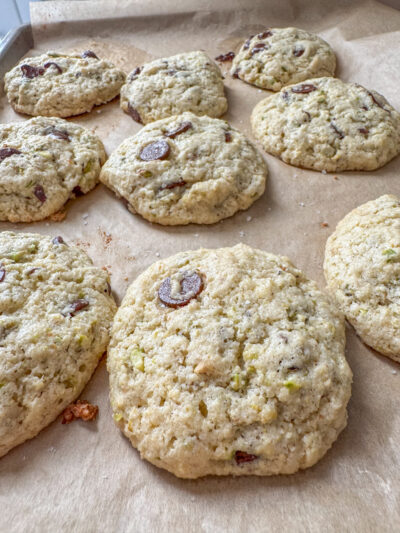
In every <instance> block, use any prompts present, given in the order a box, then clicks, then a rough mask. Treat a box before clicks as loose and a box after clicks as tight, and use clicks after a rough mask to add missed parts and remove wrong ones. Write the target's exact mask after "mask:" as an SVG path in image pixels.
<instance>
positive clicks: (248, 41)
mask: <svg viewBox="0 0 400 533" xmlns="http://www.w3.org/2000/svg"><path fill="white" fill-rule="evenodd" d="M253 37H254V35H250V37H249V38H248V39H247V41H246V42H245V43H244V45H243V50H247V49H248V47H249V46H250V43H251V40H252V38H253Z"/></svg>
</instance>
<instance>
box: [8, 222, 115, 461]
mask: <svg viewBox="0 0 400 533" xmlns="http://www.w3.org/2000/svg"><path fill="white" fill-rule="evenodd" d="M0 263H1V265H0V331H1V340H0V457H1V456H2V455H4V454H6V453H7V452H8V451H9V450H10V449H11V448H13V447H14V446H17V445H18V444H21V443H22V442H24V441H25V440H27V439H30V438H32V437H34V436H35V435H36V434H37V433H39V431H41V430H42V429H43V428H44V427H46V426H47V425H48V424H50V422H52V421H53V420H54V419H55V418H56V417H57V416H58V415H59V414H60V413H61V412H62V411H63V410H64V408H65V407H66V406H67V405H68V404H69V403H71V402H72V401H73V400H75V399H76V398H77V397H78V396H79V394H80V393H81V391H82V389H83V388H84V386H85V385H86V383H87V382H88V381H89V379H90V377H91V375H92V373H93V371H94V369H95V368H96V366H97V364H98V362H99V359H100V357H101V355H102V353H103V352H104V350H105V349H106V348H107V344H108V340H109V333H110V331H109V330H110V326H111V322H112V319H113V315H114V313H115V310H116V306H115V303H114V300H113V298H112V296H111V295H110V286H109V283H108V282H109V277H108V274H107V273H106V272H104V270H102V269H100V268H97V267H94V266H93V263H92V261H91V260H90V259H89V257H88V256H87V255H86V253H85V252H83V251H82V250H80V249H79V248H76V247H74V246H69V245H67V244H66V243H65V242H64V241H63V239H62V238H61V237H55V238H53V237H49V236H43V235H37V234H32V233H18V234H17V233H12V232H2V233H0Z"/></svg>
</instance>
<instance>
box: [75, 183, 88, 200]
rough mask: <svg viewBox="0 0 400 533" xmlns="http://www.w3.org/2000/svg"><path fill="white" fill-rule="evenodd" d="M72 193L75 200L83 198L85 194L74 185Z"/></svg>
mask: <svg viewBox="0 0 400 533" xmlns="http://www.w3.org/2000/svg"><path fill="white" fill-rule="evenodd" d="M72 192H73V194H75V196H76V197H77V198H79V197H80V196H83V195H84V194H85V193H84V192H82V189H81V188H80V187H79V185H76V186H75V187H74V188H73V189H72Z"/></svg>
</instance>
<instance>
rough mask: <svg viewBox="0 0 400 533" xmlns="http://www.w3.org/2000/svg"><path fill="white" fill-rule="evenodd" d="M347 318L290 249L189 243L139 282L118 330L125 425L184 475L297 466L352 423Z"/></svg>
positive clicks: (115, 382)
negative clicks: (288, 254) (283, 252)
mask: <svg viewBox="0 0 400 533" xmlns="http://www.w3.org/2000/svg"><path fill="white" fill-rule="evenodd" d="M344 343H345V332H344V320H343V316H342V314H341V313H340V312H339V311H338V310H337V309H336V307H335V306H334V305H333V304H332V303H331V301H330V300H329V298H328V296H326V295H325V294H324V293H323V292H321V291H320V290H319V289H318V287H317V285H316V284H315V283H314V282H313V281H310V280H308V279H307V278H306V277H305V276H304V274H303V273H302V272H301V271H300V270H298V269H297V268H296V267H294V266H293V264H292V263H291V262H290V261H289V260H288V259H287V258H285V257H279V256H276V255H273V254H269V253H266V252H263V251H260V250H254V249H252V248H250V247H248V246H245V245H243V244H239V245H237V246H235V247H233V248H220V249H216V250H204V249H201V250H196V251H191V252H183V253H179V254H177V255H174V256H172V257H169V258H167V259H164V260H162V261H159V262H157V263H155V264H153V265H152V266H151V267H150V268H148V269H147V270H146V271H145V272H144V273H143V274H141V275H140V276H139V277H138V278H137V279H136V280H135V281H134V282H133V283H132V285H131V286H130V287H129V289H128V291H127V294H126V296H125V298H124V300H123V302H122V305H121V307H120V308H119V310H118V312H117V314H116V317H115V320H114V325H113V329H112V334H111V342H110V348H109V354H108V360H107V361H108V362H107V364H108V370H109V373H110V391H111V392H110V395H111V404H112V408H113V412H114V419H115V421H116V422H117V425H118V426H119V427H120V429H121V430H122V431H123V432H124V433H125V435H126V436H127V437H128V438H129V439H130V441H131V443H132V444H133V446H134V447H135V448H137V449H138V450H139V452H140V454H141V457H142V458H143V459H146V460H148V461H150V462H151V463H153V464H155V465H156V466H158V467H161V468H165V469H166V470H169V471H170V472H172V473H174V474H175V475H176V476H178V477H183V478H197V477H200V476H205V475H209V474H214V475H227V474H233V475H250V474H252V475H271V474H290V473H293V472H296V471H297V470H298V469H303V468H308V467H310V466H312V465H313V464H314V463H316V462H317V461H318V460H319V459H320V458H321V457H322V456H323V455H324V454H325V453H326V451H327V450H328V449H329V448H330V447H331V445H332V443H333V442H334V441H335V440H336V438H337V436H338V434H339V433H340V432H341V431H342V429H343V428H344V427H345V425H346V418H347V415H346V404H347V402H348V400H349V397H350V393H351V370H350V368H349V366H348V364H347V362H346V359H345V356H344Z"/></svg>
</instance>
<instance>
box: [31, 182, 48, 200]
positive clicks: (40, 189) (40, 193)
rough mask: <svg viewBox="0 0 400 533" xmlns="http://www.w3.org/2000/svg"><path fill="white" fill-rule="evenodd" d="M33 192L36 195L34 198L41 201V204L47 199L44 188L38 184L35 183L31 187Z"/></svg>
mask: <svg viewBox="0 0 400 533" xmlns="http://www.w3.org/2000/svg"><path fill="white" fill-rule="evenodd" d="M33 194H34V195H35V196H36V198H37V199H38V200H39V201H40V202H42V204H43V203H44V202H45V201H46V200H47V197H46V194H45V192H44V189H43V187H42V186H41V185H39V184H37V185H35V188H34V189H33Z"/></svg>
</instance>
